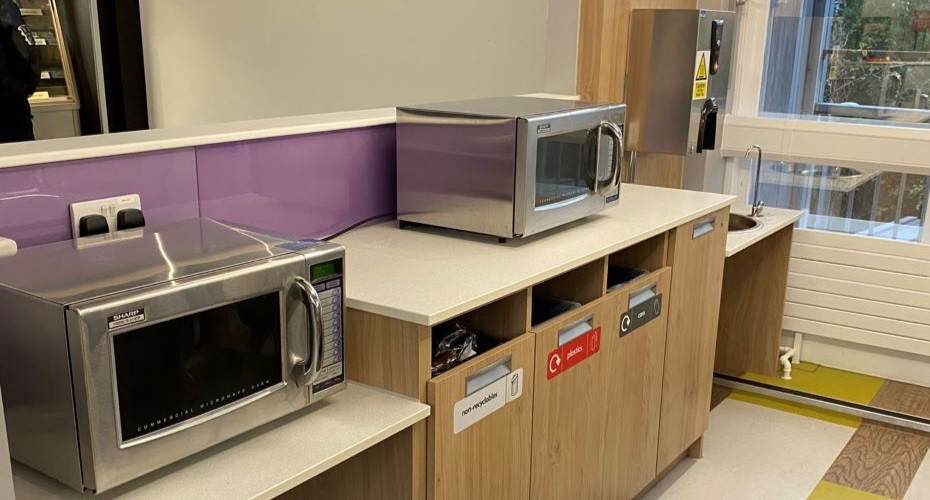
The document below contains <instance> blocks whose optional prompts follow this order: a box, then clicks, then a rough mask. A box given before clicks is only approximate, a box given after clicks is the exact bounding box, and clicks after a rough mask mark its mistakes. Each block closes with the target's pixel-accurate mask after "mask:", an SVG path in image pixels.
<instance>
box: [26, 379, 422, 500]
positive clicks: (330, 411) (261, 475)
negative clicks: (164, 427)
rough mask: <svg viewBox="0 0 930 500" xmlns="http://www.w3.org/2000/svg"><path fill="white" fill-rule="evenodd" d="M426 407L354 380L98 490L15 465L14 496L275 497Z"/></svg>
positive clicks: (48, 499) (47, 499) (51, 499)
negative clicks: (118, 484)
mask: <svg viewBox="0 0 930 500" xmlns="http://www.w3.org/2000/svg"><path fill="white" fill-rule="evenodd" d="M429 412H430V409H429V406H428V405H425V404H422V403H420V402H418V401H416V400H413V399H411V398H407V397H405V396H401V395H398V394H394V393H391V392H388V391H383V390H381V389H376V388H373V387H369V386H366V385H362V384H358V383H353V382H350V383H349V387H348V388H347V389H346V390H344V391H341V392H339V393H337V394H334V395H333V396H331V397H329V398H327V399H325V400H324V401H321V402H320V403H318V404H315V405H313V406H312V407H310V408H307V409H305V410H303V411H300V412H297V413H296V414H293V415H289V416H287V417H284V418H282V419H280V420H278V421H276V422H272V423H271V424H268V425H266V426H263V427H260V428H258V429H256V430H254V431H251V432H249V433H247V434H245V435H243V436H240V437H237V438H234V439H232V440H230V441H227V442H225V443H223V444H220V445H217V446H215V447H213V448H210V449H209V450H207V451H205V452H202V453H200V454H198V455H195V456H193V457H190V458H188V459H185V460H182V461H180V462H177V463H175V464H172V465H169V466H168V467H165V468H164V469H160V470H158V471H156V472H153V473H152V474H149V475H147V476H144V477H142V478H140V479H137V480H136V481H133V482H131V483H129V484H126V485H124V486H121V487H120V488H117V489H115V490H113V491H110V492H107V493H104V494H102V495H98V496H92V495H83V494H81V493H78V492H76V491H74V490H71V489H69V488H67V487H66V486H64V485H62V484H60V483H58V482H56V481H54V480H52V479H49V478H47V477H46V476H43V475H42V474H40V473H38V472H35V471H33V470H32V469H29V468H28V467H25V466H23V465H20V464H16V463H14V465H13V475H14V484H15V487H16V498H17V500H33V499H35V500H40V499H41V500H62V499H76V498H81V499H95V500H96V499H116V498H118V499H126V500H129V499H154V498H159V499H160V498H166V499H187V498H196V499H198V500H209V499H217V500H236V499H267V498H274V497H276V496H278V495H280V494H282V493H284V492H286V491H288V490H290V489H292V488H294V487H296V486H298V485H300V484H302V483H304V482H306V481H307V480H309V479H311V478H313V477H314V476H317V475H319V474H320V473H322V472H324V471H326V470H328V469H330V468H332V467H333V466H335V465H337V464H339V463H340V462H343V461H345V460H347V459H349V458H351V457H353V456H355V455H357V454H359V453H361V452H362V451H364V450H366V449H368V448H370V447H371V446H373V445H375V444H377V443H380V442H381V441H384V440H385V439H387V438H388V437H391V436H393V435H394V434H396V433H398V432H400V431H402V430H404V429H406V428H408V427H410V426H412V425H413V424H415V423H416V422H419V421H421V420H423V419H425V418H426V417H428V416H429Z"/></svg>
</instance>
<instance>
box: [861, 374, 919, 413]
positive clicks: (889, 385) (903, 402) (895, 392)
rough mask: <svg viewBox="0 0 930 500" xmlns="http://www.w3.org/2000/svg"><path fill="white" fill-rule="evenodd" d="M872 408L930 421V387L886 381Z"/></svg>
mask: <svg viewBox="0 0 930 500" xmlns="http://www.w3.org/2000/svg"><path fill="white" fill-rule="evenodd" d="M872 406H875V407H878V408H884V409H886V410H891V411H895V412H898V413H904V414H907V415H914V416H915V417H922V418H928V419H930V387H923V386H920V385H914V384H906V383H904V382H896V381H894V380H886V381H885V382H884V383H883V384H882V386H881V388H880V389H879V390H878V392H877V393H876V394H875V397H874V398H872Z"/></svg>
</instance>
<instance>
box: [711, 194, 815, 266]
mask: <svg viewBox="0 0 930 500" xmlns="http://www.w3.org/2000/svg"><path fill="white" fill-rule="evenodd" d="M749 212H750V207H749V206H748V205H733V207H731V208H730V213H734V214H738V215H748V214H749ZM802 216H804V212H801V211H799V210H788V209H786V208H772V207H765V208H763V209H762V219H761V220H762V227H756V228H755V229H751V230H749V231H740V232H736V233H730V234H728V235H727V257H732V256H733V255H736V254H737V253H739V252H740V251H742V250H745V249H747V248H749V247H750V246H752V245H754V244H756V243H757V242H759V241H762V240H763V239H765V238H767V237H769V236H771V235H772V234H774V233H776V232H778V231H779V230H780V229H783V228H785V227H787V226H790V225H792V224H794V223H795V222H797V221H798V220H799V219H800V218H801V217H802Z"/></svg>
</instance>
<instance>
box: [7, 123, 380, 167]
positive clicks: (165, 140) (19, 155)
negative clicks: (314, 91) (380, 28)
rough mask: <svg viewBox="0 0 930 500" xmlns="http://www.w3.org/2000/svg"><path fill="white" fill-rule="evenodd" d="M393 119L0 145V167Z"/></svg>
mask: <svg viewBox="0 0 930 500" xmlns="http://www.w3.org/2000/svg"><path fill="white" fill-rule="evenodd" d="M395 121H397V113H396V112H395V109H394V108H381V109H366V110H361V111H345V112H341V113H323V114H318V115H306V116H289V117H284V118H268V119H263V120H248V121H240V122H227V123H215V124H210V125H195V126H190V127H175V128H159V129H152V130H140V131H137V132H120V133H118V134H101V135H90V136H86V137H68V138H64V139H48V140H43V141H33V142H20V143H15V144H3V145H0V168H9V167H18V166H22V165H38V164H42V163H51V162H58V161H67V160H84V159H88V158H98V157H104V156H115V155H124V154H134V153H145V152H149V151H162V150H166V149H176V148H188V147H193V146H203V145H206V144H219V143H227V142H236V141H246V140H255V139H265V138H269V137H284V136H289V135H299V134H310V133H314V132H323V131H330V130H343V129H350V128H360V127H372V126H375V125H384V124H390V123H394V122H395Z"/></svg>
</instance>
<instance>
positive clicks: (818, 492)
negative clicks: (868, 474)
mask: <svg viewBox="0 0 930 500" xmlns="http://www.w3.org/2000/svg"><path fill="white" fill-rule="evenodd" d="M887 498H888V497H883V496H880V495H876V494H874V493H867V492H865V491H859V490H856V489H853V488H849V487H847V486H841V485H839V484H834V483H830V482H827V481H821V482H819V483H817V487H816V488H814V491H812V492H811V495H810V496H809V497H807V500H886V499H887Z"/></svg>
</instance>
